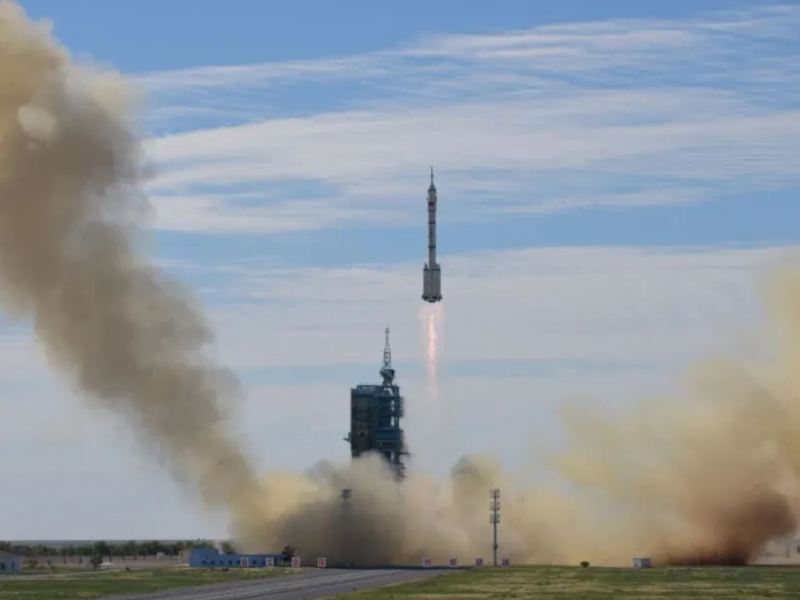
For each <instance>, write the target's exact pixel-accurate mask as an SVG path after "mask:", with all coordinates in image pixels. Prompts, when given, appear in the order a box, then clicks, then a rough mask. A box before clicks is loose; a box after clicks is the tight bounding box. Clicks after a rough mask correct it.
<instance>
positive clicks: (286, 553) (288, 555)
mask: <svg viewBox="0 0 800 600" xmlns="http://www.w3.org/2000/svg"><path fill="white" fill-rule="evenodd" d="M294 552H295V550H294V548H293V547H292V546H288V545H287V546H284V547H283V550H281V560H282V561H283V562H285V563H290V562H292V559H293V558H294Z"/></svg>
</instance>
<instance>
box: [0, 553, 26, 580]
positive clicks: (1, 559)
mask: <svg viewBox="0 0 800 600" xmlns="http://www.w3.org/2000/svg"><path fill="white" fill-rule="evenodd" d="M21 568H22V557H21V556H17V555H16V554H9V553H8V552H0V575H3V574H4V573H19V570H20V569H21Z"/></svg>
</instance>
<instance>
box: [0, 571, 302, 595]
mask: <svg viewBox="0 0 800 600" xmlns="http://www.w3.org/2000/svg"><path fill="white" fill-rule="evenodd" d="M291 572H292V571H291V570H290V569H280V568H276V569H231V570H230V571H220V570H215V571H211V570H206V569H187V568H161V569H141V570H131V571H99V572H77V573H74V572H73V573H68V572H64V571H61V572H58V573H57V574H54V575H52V576H48V575H39V576H36V577H35V578H23V577H24V575H23V576H15V575H4V576H2V577H0V600H91V599H93V598H101V597H103V596H109V595H117V594H135V593H144V592H157V591H159V590H165V589H168V588H175V587H187V586H195V585H204V584H209V583H220V582H224V581H237V580H242V579H257V578H263V577H271V576H274V575H285V574H288V573H291Z"/></svg>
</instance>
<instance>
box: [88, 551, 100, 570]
mask: <svg viewBox="0 0 800 600" xmlns="http://www.w3.org/2000/svg"><path fill="white" fill-rule="evenodd" d="M89 562H90V563H91V565H92V566H93V567H94V568H95V569H99V568H100V565H102V564H103V557H102V556H100V555H99V554H95V555H94V556H92V558H91V559H90V560H89Z"/></svg>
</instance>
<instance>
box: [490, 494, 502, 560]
mask: <svg viewBox="0 0 800 600" xmlns="http://www.w3.org/2000/svg"><path fill="white" fill-rule="evenodd" d="M489 498H490V501H489V522H490V523H491V524H492V533H493V541H492V555H493V556H494V566H495V567H496V566H497V524H498V523H500V490H499V489H498V488H494V489H491V490H489Z"/></svg>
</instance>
